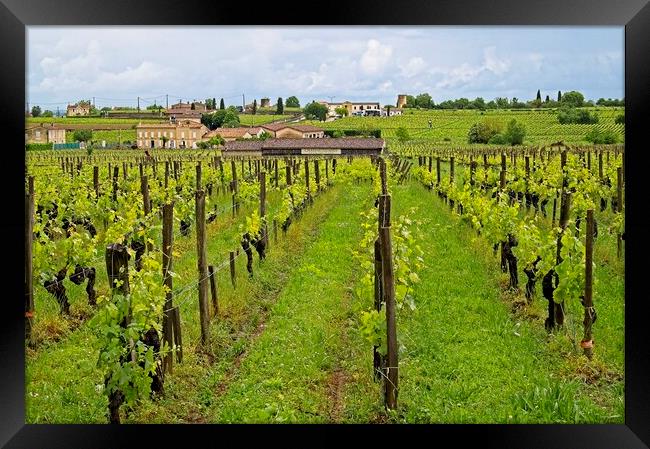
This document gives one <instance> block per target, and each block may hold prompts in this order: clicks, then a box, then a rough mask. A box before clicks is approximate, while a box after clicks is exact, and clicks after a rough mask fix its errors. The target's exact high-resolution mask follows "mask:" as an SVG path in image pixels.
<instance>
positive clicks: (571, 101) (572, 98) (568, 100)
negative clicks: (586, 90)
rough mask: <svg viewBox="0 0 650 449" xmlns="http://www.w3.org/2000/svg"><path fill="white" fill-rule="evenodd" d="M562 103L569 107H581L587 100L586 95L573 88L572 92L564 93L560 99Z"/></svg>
mask: <svg viewBox="0 0 650 449" xmlns="http://www.w3.org/2000/svg"><path fill="white" fill-rule="evenodd" d="M558 101H559V102H560V103H562V104H563V105H567V106H569V107H574V108H579V107H581V106H583V104H584V102H585V97H584V95H582V94H581V93H580V92H577V91H575V90H572V91H570V92H566V93H565V94H564V95H562V97H561V99H560V100H558Z"/></svg>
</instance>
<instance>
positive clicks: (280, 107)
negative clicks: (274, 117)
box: [276, 97, 284, 115]
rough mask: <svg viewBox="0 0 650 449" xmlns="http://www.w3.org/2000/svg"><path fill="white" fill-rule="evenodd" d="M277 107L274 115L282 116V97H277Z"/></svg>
mask: <svg viewBox="0 0 650 449" xmlns="http://www.w3.org/2000/svg"><path fill="white" fill-rule="evenodd" d="M277 107H278V109H277V110H276V114H278V115H282V114H283V113H284V104H283V103H282V97H278V104H277Z"/></svg>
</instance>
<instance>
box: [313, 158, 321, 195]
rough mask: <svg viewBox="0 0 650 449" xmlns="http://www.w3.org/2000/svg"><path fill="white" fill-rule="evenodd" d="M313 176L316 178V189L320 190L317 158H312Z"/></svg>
mask: <svg viewBox="0 0 650 449" xmlns="http://www.w3.org/2000/svg"><path fill="white" fill-rule="evenodd" d="M314 176H315V179H316V191H319V190H320V168H319V167H318V159H316V160H314Z"/></svg>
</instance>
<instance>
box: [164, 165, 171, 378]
mask: <svg viewBox="0 0 650 449" xmlns="http://www.w3.org/2000/svg"><path fill="white" fill-rule="evenodd" d="M168 167H169V165H168ZM162 212H163V218H162V222H163V223H162V225H163V229H162V273H163V284H164V285H165V286H166V287H167V293H166V294H165V307H164V309H163V310H164V312H163V324H162V327H163V342H165V343H167V346H168V347H169V349H170V350H171V348H172V347H173V345H174V343H173V341H174V339H173V336H174V330H173V316H172V313H173V311H172V309H173V297H174V296H173V293H172V291H173V280H172V276H171V275H170V274H169V272H170V271H173V259H172V252H173V249H174V248H173V245H174V203H169V204H165V205H163V207H162ZM172 364H173V355H172V354H171V353H169V354H167V355H165V357H164V358H163V372H166V371H167V370H169V372H170V373H171V372H172Z"/></svg>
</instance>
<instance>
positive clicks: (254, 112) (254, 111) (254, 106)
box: [252, 100, 257, 115]
mask: <svg viewBox="0 0 650 449" xmlns="http://www.w3.org/2000/svg"><path fill="white" fill-rule="evenodd" d="M252 113H253V115H255V114H256V113H257V100H253V111H252Z"/></svg>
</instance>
